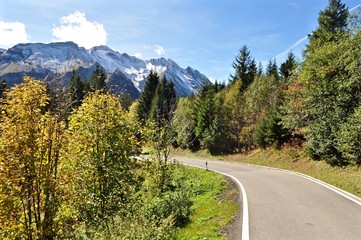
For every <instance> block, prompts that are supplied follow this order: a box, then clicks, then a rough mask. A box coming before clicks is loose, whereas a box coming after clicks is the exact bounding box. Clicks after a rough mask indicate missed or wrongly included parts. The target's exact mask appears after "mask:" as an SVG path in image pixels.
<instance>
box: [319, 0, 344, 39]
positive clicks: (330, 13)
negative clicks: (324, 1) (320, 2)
mask: <svg viewBox="0 0 361 240" xmlns="http://www.w3.org/2000/svg"><path fill="white" fill-rule="evenodd" d="M348 14H349V12H348V8H347V7H346V4H344V3H341V1H340V0H329V1H328V6H327V8H326V9H325V10H323V11H321V12H320V14H319V16H318V24H319V30H321V31H322V30H325V31H327V32H332V33H335V32H336V31H344V30H345V29H346V28H347V25H348V23H347V18H348Z"/></svg>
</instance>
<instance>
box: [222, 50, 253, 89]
mask: <svg viewBox="0 0 361 240" xmlns="http://www.w3.org/2000/svg"><path fill="white" fill-rule="evenodd" d="M232 67H233V68H234V69H235V74H234V75H231V77H230V80H229V82H230V83H234V82H235V81H237V80H240V81H241V82H242V85H241V91H244V90H245V89H247V87H248V86H249V85H250V84H251V83H252V82H253V80H254V78H255V76H256V73H257V66H256V62H255V60H254V59H253V58H252V57H251V52H250V50H249V49H248V47H247V46H243V47H242V48H241V49H240V51H239V53H238V55H237V56H236V58H235V60H234V62H233V64H232Z"/></svg>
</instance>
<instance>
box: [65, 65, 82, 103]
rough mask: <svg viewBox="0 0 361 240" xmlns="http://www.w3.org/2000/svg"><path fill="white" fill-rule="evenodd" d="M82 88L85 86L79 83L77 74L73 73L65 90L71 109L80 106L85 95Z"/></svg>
mask: <svg viewBox="0 0 361 240" xmlns="http://www.w3.org/2000/svg"><path fill="white" fill-rule="evenodd" d="M84 88H85V84H84V83H83V82H82V81H81V79H80V74H79V72H75V71H73V75H72V76H71V78H70V83H69V85H68V89H67V94H68V97H69V101H70V108H71V109H72V108H74V107H79V106H80V105H81V103H82V101H83V99H84V95H85V93H84V90H85V89H84Z"/></svg>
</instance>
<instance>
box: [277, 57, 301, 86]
mask: <svg viewBox="0 0 361 240" xmlns="http://www.w3.org/2000/svg"><path fill="white" fill-rule="evenodd" d="M296 66H297V62H296V57H295V55H294V54H293V53H292V52H289V53H288V56H287V59H286V61H285V62H284V63H282V64H281V67H280V74H281V79H282V80H287V79H288V78H289V77H290V76H291V74H292V71H293V70H294V69H295V68H296Z"/></svg>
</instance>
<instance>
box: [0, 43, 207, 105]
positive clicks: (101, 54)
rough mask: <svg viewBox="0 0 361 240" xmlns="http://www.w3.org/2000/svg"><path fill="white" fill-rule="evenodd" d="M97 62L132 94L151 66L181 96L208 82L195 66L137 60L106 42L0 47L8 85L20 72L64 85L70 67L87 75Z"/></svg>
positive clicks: (116, 87)
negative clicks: (84, 46)
mask: <svg viewBox="0 0 361 240" xmlns="http://www.w3.org/2000/svg"><path fill="white" fill-rule="evenodd" d="M97 64H99V65H100V66H101V67H102V68H103V69H104V70H105V71H106V73H107V76H108V85H109V87H110V88H111V89H112V90H113V91H115V92H117V93H119V92H125V91H127V92H128V93H130V94H131V95H132V96H133V97H135V98H137V97H139V95H140V92H141V91H142V90H143V88H144V83H145V79H146V77H147V76H148V74H149V72H150V71H151V70H155V71H157V72H158V74H159V75H160V76H162V77H163V76H165V77H166V78H167V79H168V80H171V81H173V83H174V86H175V89H176V92H177V94H178V96H181V97H184V96H188V95H190V94H192V93H197V92H198V90H199V89H200V87H201V86H202V85H204V84H209V83H210V81H209V79H208V78H207V77H206V76H205V75H203V74H201V73H200V72H198V71H197V70H194V69H192V68H191V67H187V68H185V69H183V68H181V67H180V66H179V65H178V64H177V63H175V62H174V61H173V60H171V59H165V58H160V59H151V60H141V59H139V58H136V57H133V56H129V55H128V54H126V53H122V54H121V53H119V52H116V51H114V50H112V49H110V48H109V47H107V46H98V47H93V48H91V49H89V50H86V49H85V48H82V47H78V45H77V44H75V43H73V42H63V43H49V44H43V43H29V44H18V45H16V46H14V47H12V48H9V49H7V50H4V49H0V79H5V80H6V81H7V85H8V86H12V85H14V84H16V83H20V82H22V78H23V76H24V75H28V76H31V77H34V78H36V79H44V80H45V81H46V82H48V83H49V84H50V86H51V87H54V88H59V87H65V86H66V85H67V84H68V82H69V79H70V77H71V76H72V72H73V71H74V70H77V71H79V73H80V74H81V76H82V78H83V79H88V78H89V77H90V75H91V73H92V71H93V70H94V69H95V67H96V65H97Z"/></svg>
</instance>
